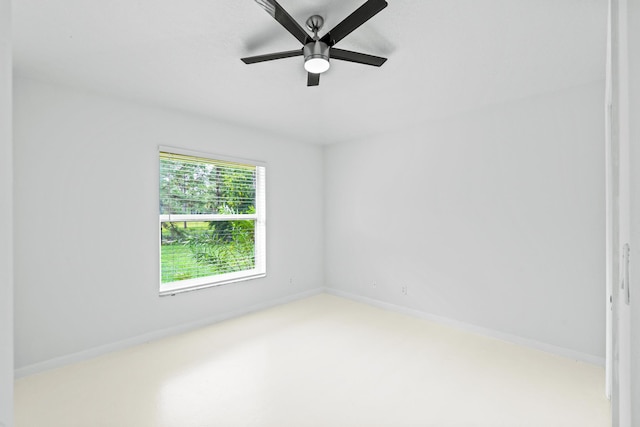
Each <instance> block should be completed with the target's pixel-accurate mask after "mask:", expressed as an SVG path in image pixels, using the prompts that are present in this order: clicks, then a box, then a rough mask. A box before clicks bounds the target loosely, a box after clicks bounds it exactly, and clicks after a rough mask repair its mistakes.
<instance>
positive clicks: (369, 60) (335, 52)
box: [331, 47, 387, 67]
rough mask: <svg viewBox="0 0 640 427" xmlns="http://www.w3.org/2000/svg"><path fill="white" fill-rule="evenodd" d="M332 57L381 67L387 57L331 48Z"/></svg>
mask: <svg viewBox="0 0 640 427" xmlns="http://www.w3.org/2000/svg"><path fill="white" fill-rule="evenodd" d="M331 59H341V60H343V61H349V62H357V63H358V64H366V65H373V66H375V67H379V66H381V65H382V64H384V63H385V62H386V60H387V58H383V57H381V56H373V55H367V54H366V53H360V52H352V51H350V50H344V49H338V48H337V47H332V48H331Z"/></svg>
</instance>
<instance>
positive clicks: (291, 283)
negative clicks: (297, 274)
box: [289, 276, 293, 285]
mask: <svg viewBox="0 0 640 427" xmlns="http://www.w3.org/2000/svg"><path fill="white" fill-rule="evenodd" d="M289 284H290V285H293V276H289Z"/></svg>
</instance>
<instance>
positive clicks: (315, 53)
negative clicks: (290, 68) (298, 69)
mask: <svg viewBox="0 0 640 427" xmlns="http://www.w3.org/2000/svg"><path fill="white" fill-rule="evenodd" d="M302 53H303V55H304V62H305V68H307V71H309V69H308V65H307V64H309V65H311V64H313V63H315V62H317V63H319V64H320V63H321V64H322V65H320V66H321V67H322V66H324V67H326V69H328V68H329V45H327V44H326V43H325V42H321V41H320V40H316V41H313V42H310V43H307V44H306V45H304V47H303V48H302ZM311 66H312V65H311ZM326 69H325V70H324V71H326ZM311 72H313V71H311ZM321 72H322V71H321Z"/></svg>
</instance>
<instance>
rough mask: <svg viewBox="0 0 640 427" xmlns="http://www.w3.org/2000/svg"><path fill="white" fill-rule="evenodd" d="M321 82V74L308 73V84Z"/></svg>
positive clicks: (313, 84)
mask: <svg viewBox="0 0 640 427" xmlns="http://www.w3.org/2000/svg"><path fill="white" fill-rule="evenodd" d="M319 84H320V74H313V73H307V86H318V85H319Z"/></svg>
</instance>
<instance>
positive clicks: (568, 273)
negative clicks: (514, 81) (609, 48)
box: [325, 82, 605, 360]
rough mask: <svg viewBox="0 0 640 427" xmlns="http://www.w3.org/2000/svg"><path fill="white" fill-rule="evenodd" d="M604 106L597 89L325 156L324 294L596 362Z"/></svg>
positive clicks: (600, 323) (600, 337)
mask: <svg viewBox="0 0 640 427" xmlns="http://www.w3.org/2000/svg"><path fill="white" fill-rule="evenodd" d="M603 99H604V82H596V83H593V84H590V85H586V86H582V87H576V88H573V89H569V90H565V91H562V92H558V93H553V94H548V95H545V96H539V97H536V98H530V99H526V100H521V101H518V102H512V103H509V104H504V105H498V106H494V107H491V108H487V109H483V110H482V111H476V112H470V113H468V114H465V115H462V116H458V117H456V118H453V119H450V120H446V121H443V122H438V123H425V124H424V125H423V126H421V127H420V128H415V129H408V130H404V131H401V132H397V133H390V134H387V135H383V136H380V137H376V138H371V139H369V140H366V141H355V142H352V143H346V144H344V145H342V144H340V145H335V146H330V147H328V148H327V150H326V152H325V176H326V178H325V212H326V215H325V229H326V238H325V263H326V269H325V279H326V284H327V286H329V287H332V288H334V289H337V290H338V291H342V292H346V293H351V294H355V295H358V296H364V297H367V298H372V299H376V300H379V301H382V302H386V303H391V304H396V305H400V306H405V307H408V308H411V309H416V310H421V311H423V312H427V313H430V314H432V315H436V316H442V317H445V318H448V319H453V320H455V321H458V322H464V323H468V324H472V325H476V326H479V327H482V328H488V329H490V330H494V331H498V332H501V333H504V334H510V335H515V336H518V337H522V338H525V339H528V340H533V341H538V342H541V343H545V344H549V345H552V346H557V347H561V348H563V349H568V350H571V351H573V352H576V353H580V354H585V355H587V356H594V357H595V359H597V360H603V359H602V358H604V352H605V313H604V310H603V304H604V298H605V296H604V295H605V264H604V242H605V240H604V238H605V234H604V233H605V230H604V225H605V222H604V221H605V211H604V142H603V134H604V116H603ZM374 281H375V282H376V286H375V287H374V286H372V283H373V282H374ZM403 286H407V287H408V295H403V294H402V292H401V288H402V287H403Z"/></svg>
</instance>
